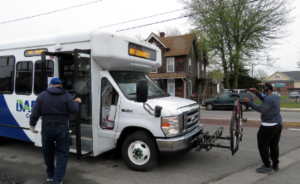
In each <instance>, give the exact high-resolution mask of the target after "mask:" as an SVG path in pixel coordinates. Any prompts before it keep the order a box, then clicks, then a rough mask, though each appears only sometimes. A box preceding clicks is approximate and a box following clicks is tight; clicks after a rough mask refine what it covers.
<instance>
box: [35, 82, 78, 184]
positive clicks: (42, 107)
mask: <svg viewBox="0 0 300 184" xmlns="http://www.w3.org/2000/svg"><path fill="white" fill-rule="evenodd" d="M79 103H81V99H80V98H76V100H74V98H73V97H72V96H71V95H70V94H69V93H67V91H66V90H65V89H64V88H62V82H61V80H60V79H58V78H53V79H52V80H51V81H50V87H49V88H48V89H47V90H46V91H43V92H42V93H41V94H40V95H39V96H38V97H37V99H36V101H35V104H34V106H33V109H32V112H31V115H30V130H31V131H32V132H33V133H37V131H36V130H35V129H34V127H35V126H36V123H37V121H38V120H39V117H40V116H42V132H41V134H42V144H43V145H42V146H43V157H44V162H45V165H46V166H47V177H48V178H47V181H53V183H54V184H56V183H62V179H63V177H64V176H65V173H66V167H67V162H68V157H69V126H68V120H69V113H71V114H75V113H77V112H78V111H79ZM55 152H56V154H57V160H56V167H55V166H54V153H55Z"/></svg>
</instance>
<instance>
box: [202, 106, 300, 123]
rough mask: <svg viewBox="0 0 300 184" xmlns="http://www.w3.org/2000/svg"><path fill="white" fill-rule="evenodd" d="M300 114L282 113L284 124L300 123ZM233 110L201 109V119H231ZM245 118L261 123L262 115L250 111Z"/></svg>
mask: <svg viewBox="0 0 300 184" xmlns="http://www.w3.org/2000/svg"><path fill="white" fill-rule="evenodd" d="M299 113H300V112H285V111H281V112H280V114H281V117H282V121H283V122H300V116H299ZM231 114H232V109H221V110H211V111H208V110H206V109H200V117H201V118H213V119H231ZM243 117H244V118H247V119H248V120H257V121H260V120H261V119H260V113H258V112H256V111H254V110H252V109H249V110H247V111H245V112H244V113H243Z"/></svg>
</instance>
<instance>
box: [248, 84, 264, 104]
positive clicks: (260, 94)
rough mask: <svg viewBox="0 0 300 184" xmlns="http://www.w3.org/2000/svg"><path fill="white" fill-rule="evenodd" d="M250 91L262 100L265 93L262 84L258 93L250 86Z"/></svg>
mask: <svg viewBox="0 0 300 184" xmlns="http://www.w3.org/2000/svg"><path fill="white" fill-rule="evenodd" d="M249 90H250V91H253V92H254V93H255V95H256V96H257V97H258V98H259V99H260V100H261V101H263V100H264V99H265V98H266V97H267V95H266V94H265V93H264V87H263V86H262V87H261V89H260V93H259V92H258V91H257V89H256V88H250V89H249Z"/></svg>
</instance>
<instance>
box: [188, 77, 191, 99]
mask: <svg viewBox="0 0 300 184" xmlns="http://www.w3.org/2000/svg"><path fill="white" fill-rule="evenodd" d="M188 87H189V96H192V81H190V80H189V86H188Z"/></svg>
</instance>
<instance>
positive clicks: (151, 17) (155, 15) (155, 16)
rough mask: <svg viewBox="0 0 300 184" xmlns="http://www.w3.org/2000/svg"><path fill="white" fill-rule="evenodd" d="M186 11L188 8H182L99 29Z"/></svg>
mask: <svg viewBox="0 0 300 184" xmlns="http://www.w3.org/2000/svg"><path fill="white" fill-rule="evenodd" d="M185 9H186V8H182V9H178V10H173V11H169V12H165V13H160V14H156V15H151V16H148V17H142V18H138V19H133V20H129V21H125V22H119V23H115V24H111V25H107V26H102V27H99V28H106V27H111V26H116V25H120V24H125V23H129V22H134V21H138V20H142V19H147V18H152V17H157V16H160V15H165V14H169V13H174V12H178V11H181V10H185Z"/></svg>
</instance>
